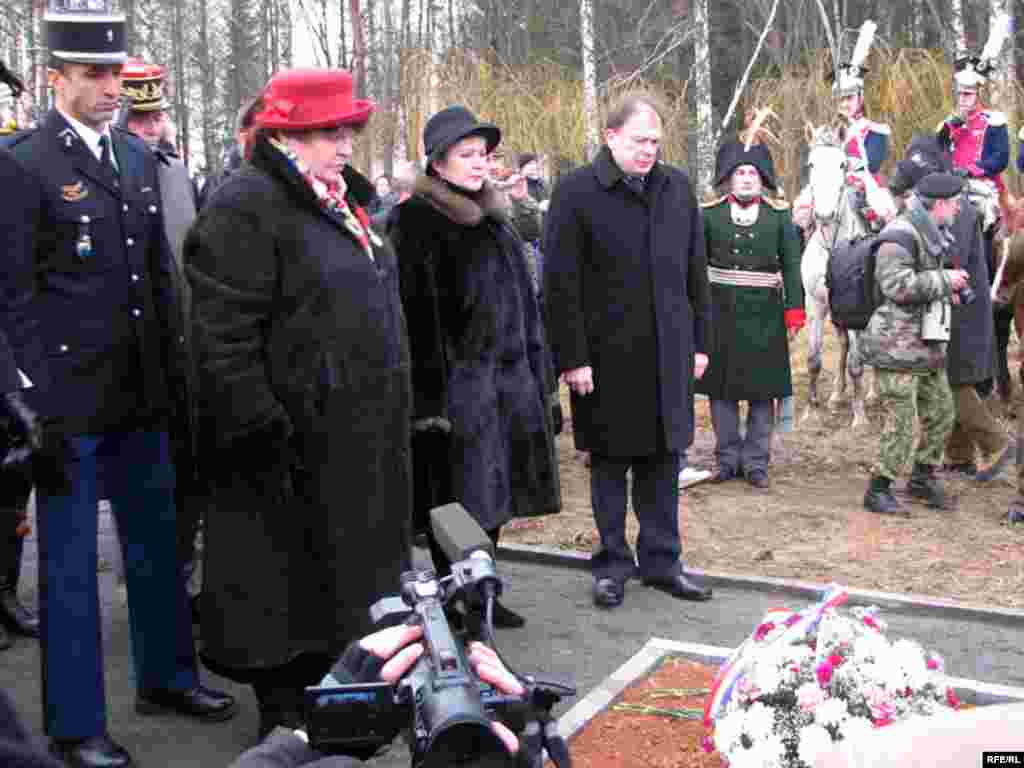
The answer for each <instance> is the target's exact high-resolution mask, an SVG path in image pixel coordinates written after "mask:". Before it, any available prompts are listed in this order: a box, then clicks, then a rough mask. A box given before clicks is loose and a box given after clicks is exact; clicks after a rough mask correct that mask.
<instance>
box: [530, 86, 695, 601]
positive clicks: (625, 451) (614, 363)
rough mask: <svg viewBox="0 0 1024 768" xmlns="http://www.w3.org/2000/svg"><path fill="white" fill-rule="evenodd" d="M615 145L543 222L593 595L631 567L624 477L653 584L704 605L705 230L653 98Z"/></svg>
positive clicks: (634, 104)
mask: <svg viewBox="0 0 1024 768" xmlns="http://www.w3.org/2000/svg"><path fill="white" fill-rule="evenodd" d="M606 126H607V127H606V129H605V140H606V143H607V144H606V146H604V147H602V149H601V151H600V152H599V153H598V155H597V157H596V158H595V160H594V161H593V162H592V163H590V164H589V165H587V166H584V167H583V168H580V169H579V170H577V171H574V172H573V173H571V174H569V175H568V176H566V177H564V178H563V179H562V180H561V181H559V183H558V185H557V186H556V187H555V191H554V196H553V198H552V200H551V208H550V210H549V211H548V215H547V221H546V223H545V237H544V254H545V257H546V262H545V265H544V285H545V290H544V294H545V302H546V305H547V311H548V331H549V337H550V339H551V347H552V352H553V355H554V360H555V367H556V370H558V371H559V372H560V373H561V374H562V376H563V378H564V381H565V383H566V384H567V385H568V387H569V390H570V393H571V398H572V400H571V406H572V415H573V437H574V439H575V442H576V447H577V448H578V449H579V450H581V451H589V452H590V454H591V470H590V472H591V475H590V487H591V496H592V499H593V505H594V518H595V521H596V523H597V527H598V530H599V531H600V534H601V549H600V551H599V552H597V553H596V554H595V555H594V556H593V558H592V559H591V562H592V569H593V574H594V577H595V585H594V600H595V602H596V603H597V604H598V605H602V606H608V607H611V606H615V605H618V604H619V603H621V602H622V600H623V596H624V591H625V584H626V581H627V580H628V579H629V578H631V577H632V575H633V571H634V565H633V562H634V561H633V552H632V551H631V549H630V547H629V545H628V543H627V542H626V488H627V483H626V473H627V471H628V470H630V469H632V472H633V509H634V510H635V512H636V515H637V517H638V518H639V520H640V535H639V538H638V541H637V548H638V550H639V552H638V555H639V567H640V575H641V577H642V578H643V580H644V583H646V584H650V585H651V586H654V587H657V588H659V589H663V590H666V591H668V592H669V593H671V594H673V595H675V596H677V597H681V598H686V599H697V600H706V599H708V598H710V596H711V590H710V589H708V588H707V587H705V586H702V585H699V584H697V583H696V582H695V581H694V580H692V578H691V577H690V576H688V575H687V574H686V573H685V572H684V570H683V567H682V564H681V563H680V554H681V550H682V544H681V542H680V535H679V487H678V474H679V457H680V454H681V453H683V452H684V451H685V450H686V449H687V447H688V446H689V445H690V444H691V443H692V442H693V431H694V415H693V381H694V378H700V377H701V376H703V375H704V370H705V369H706V368H707V365H708V357H707V343H708V341H709V340H710V338H709V336H708V331H709V329H708V328H707V323H708V321H709V313H710V294H709V288H708V275H707V258H706V256H705V245H704V228H703V225H702V223H701V216H700V209H699V207H698V205H697V199H696V197H695V195H694V193H693V187H692V186H691V184H690V180H689V178H688V177H687V176H686V174H685V173H683V172H682V171H679V170H677V169H675V168H673V167H671V166H668V165H665V164H662V163H659V162H658V161H657V156H658V145H659V141H660V139H661V135H662V120H661V116H660V112H659V107H658V105H657V103H656V102H655V101H654V100H652V99H650V98H648V97H646V96H644V95H636V94H632V95H628V96H626V97H624V99H623V100H622V101H621V102H620V103H619V104H618V105H617V106H616V107H615V109H613V110H612V111H611V113H610V114H609V117H608V121H607V123H606Z"/></svg>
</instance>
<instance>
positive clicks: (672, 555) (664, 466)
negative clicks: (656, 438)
mask: <svg viewBox="0 0 1024 768" xmlns="http://www.w3.org/2000/svg"><path fill="white" fill-rule="evenodd" d="M630 469H632V471H633V493H632V496H633V512H634V513H635V514H636V517H637V520H639V521H640V534H639V536H638V537H637V541H636V548H637V561H638V562H639V565H640V576H641V577H642V578H645V579H663V578H669V577H671V576H674V575H675V574H676V573H677V572H678V569H679V555H680V553H681V552H682V543H681V541H680V536H679V454H677V453H664V454H655V455H653V456H640V457H635V458H632V459H620V458H610V457H607V456H598V455H597V454H594V453H592V454H591V455H590V495H591V503H592V504H593V508H594V522H595V523H596V524H597V530H598V532H599V533H600V534H601V549H600V550H599V551H598V552H597V553H595V554H594V555H593V557H591V560H590V562H591V571H592V572H593V574H594V578H595V579H605V578H610V579H615V580H616V581H626V580H627V579H629V578H630V577H632V576H633V574H634V571H635V566H634V560H633V551H632V550H631V549H630V546H629V544H628V543H627V542H626V491H627V479H626V472H627V471H628V470H630Z"/></svg>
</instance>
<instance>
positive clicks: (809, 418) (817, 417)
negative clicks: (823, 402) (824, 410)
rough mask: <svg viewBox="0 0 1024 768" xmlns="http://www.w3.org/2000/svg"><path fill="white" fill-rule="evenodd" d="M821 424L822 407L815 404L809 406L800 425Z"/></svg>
mask: <svg viewBox="0 0 1024 768" xmlns="http://www.w3.org/2000/svg"><path fill="white" fill-rule="evenodd" d="M819 424H821V408H819V407H817V406H813V405H809V406H807V408H806V409H805V410H804V415H803V417H802V418H801V419H800V423H799V424H798V426H801V427H805V426H806V427H809V426H817V425H819Z"/></svg>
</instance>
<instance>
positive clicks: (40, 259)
mask: <svg viewBox="0 0 1024 768" xmlns="http://www.w3.org/2000/svg"><path fill="white" fill-rule="evenodd" d="M45 27H46V32H47V43H48V48H49V51H50V59H49V62H48V65H49V72H48V78H49V84H50V87H51V89H52V90H53V94H54V103H55V106H54V108H53V109H51V110H50V112H49V113H48V114H46V115H45V117H44V118H43V119H42V122H41V124H40V126H39V127H38V129H36V130H32V131H26V132H24V133H21V134H19V135H18V136H17V137H15V140H14V141H13V142H12V144H11V146H10V152H11V155H12V156H13V161H14V162H16V163H17V164H18V167H19V171H20V177H21V178H20V183H19V186H18V189H19V194H18V197H19V200H20V202H19V205H18V206H7V205H5V206H3V207H2V208H0V231H2V232H17V233H18V235H17V237H12V238H11V241H10V243H9V247H8V248H7V252H6V254H5V259H6V262H5V268H4V271H3V273H2V277H0V280H2V284H0V288H2V290H0V296H2V299H0V302H2V303H0V312H2V313H3V317H4V319H5V320H6V324H5V325H6V327H5V330H6V331H7V335H8V339H9V341H10V344H11V347H12V349H13V353H14V355H15V358H16V360H17V362H18V366H19V368H21V370H22V371H23V372H24V373H25V374H26V376H27V377H28V378H29V379H30V380H31V381H32V383H33V386H32V387H31V388H30V389H27V390H25V397H26V399H27V401H28V402H29V404H30V405H31V407H32V408H33V410H35V411H36V412H37V413H38V414H39V416H40V418H41V419H42V420H43V423H44V437H43V446H44V450H43V453H44V456H45V457H46V458H48V459H50V460H51V461H52V462H53V463H55V464H58V465H59V466H61V467H62V468H63V470H64V473H65V477H64V480H65V482H63V483H57V482H44V481H42V480H40V478H38V477H37V478H36V482H37V487H36V496H37V500H36V503H37V522H38V542H39V599H40V615H41V628H42V637H41V645H42V648H41V660H42V689H43V696H42V700H43V711H44V721H45V722H44V727H45V731H46V733H47V735H48V736H49V738H50V745H51V749H52V751H53V752H54V753H55V754H57V755H58V756H59V757H61V758H62V759H63V760H64V761H65V762H66V763H67V764H68V765H70V766H76V767H77V766H105V767H106V768H123V767H124V766H130V765H132V764H133V761H132V758H131V756H130V755H129V754H128V752H127V751H126V750H124V749H123V748H122V747H121V746H119V745H118V744H117V743H116V742H114V741H113V739H112V738H111V737H110V736H109V734H108V731H107V715H106V711H107V708H106V701H105V693H104V682H103V678H104V673H103V652H102V647H101V644H100V637H101V632H100V616H99V605H98V595H97V576H96V565H97V563H96V560H97V552H96V550H97V525H98V521H97V516H98V513H97V501H98V488H99V483H100V482H102V487H103V490H104V492H105V494H106V496H107V498H109V499H110V500H111V502H112V509H113V510H114V514H115V516H116V518H117V525H118V529H119V532H120V534H121V543H122V550H123V552H124V561H125V569H126V575H127V584H128V598H129V616H130V621H131V633H132V653H133V656H134V661H135V680H136V685H137V697H136V703H135V706H136V711H137V712H139V713H140V714H154V713H158V712H165V711H171V712H178V713H182V714H187V715H190V716H193V717H196V718H199V719H205V720H223V719H226V718H228V717H231V716H232V715H233V714H234V711H235V702H234V700H233V699H232V698H231V697H230V696H227V695H224V694H222V693H219V692H217V691H212V690H209V689H207V688H204V687H202V686H201V685H200V684H199V679H198V671H197V665H196V660H195V653H194V649H193V645H192V626H191V621H190V617H189V610H188V603H187V600H186V598H185V590H184V582H183V579H182V577H181V572H180V569H179V567H178V562H177V557H176V552H175V545H174V542H175V525H176V523H175V507H174V487H175V473H174V466H173V464H172V462H171V459H170V453H169V445H168V442H169V441H168V436H167V429H168V423H169V421H170V420H171V419H172V418H173V417H174V416H173V412H172V409H171V403H172V402H173V400H174V398H173V393H174V392H175V391H177V390H178V388H180V387H181V386H183V384H182V382H183V378H184V373H183V367H184V366H183V359H182V348H183V340H182V335H181V319H180V316H179V305H178V301H177V299H176V296H175V291H174V284H173V278H172V276H173V271H174V266H173V263H172V258H171V254H170V251H169V249H168V247H167V245H166V237H165V234H164V229H163V227H164V223H163V203H162V201H161V199H160V196H159V188H160V187H159V181H158V176H157V167H156V160H155V158H154V157H153V154H152V152H150V151H149V149H147V147H146V146H145V144H144V143H143V142H141V141H140V140H139V139H137V138H136V137H134V136H132V135H131V134H129V133H127V132H124V131H120V130H117V129H113V128H111V127H110V121H111V119H112V118H113V116H114V113H115V112H116V110H117V108H118V104H119V99H120V96H121V69H122V66H123V64H124V61H125V59H126V58H127V57H126V53H125V49H126V45H125V20H124V17H123V16H115V15H112V14H110V13H109V11H107V10H103V11H98V12H83V11H78V12H76V13H74V14H67V15H63V14H59V13H53V12H49V13H47V14H46V16H45Z"/></svg>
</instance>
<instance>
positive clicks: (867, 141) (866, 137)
mask: <svg viewBox="0 0 1024 768" xmlns="http://www.w3.org/2000/svg"><path fill="white" fill-rule="evenodd" d="M890 133H891V131H890V129H889V126H888V125H886V124H884V123H876V122H874V121H872V120H868V119H867V118H866V117H860V118H858V119H857V120H853V121H852V122H851V123H850V124H849V126H847V129H846V145H845V147H844V148H845V149H846V156H847V157H852V158H857V159H861V158H865V157H866V161H867V165H868V172H869V173H871V174H872V175H873V176H874V177H875V181H877V182H878V183H879V184H881V183H882V182H881V179H880V177H879V176H878V172H879V171H880V170H881V169H882V163H884V162H885V158H886V157H888V156H889V134H890Z"/></svg>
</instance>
